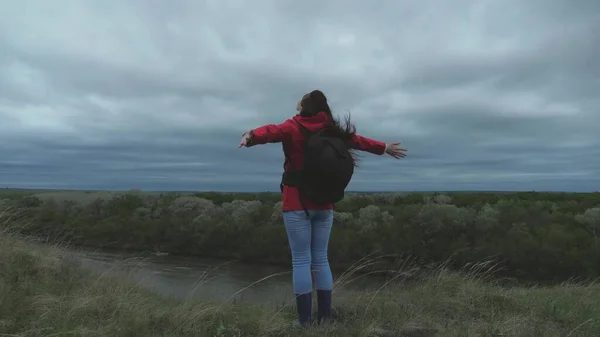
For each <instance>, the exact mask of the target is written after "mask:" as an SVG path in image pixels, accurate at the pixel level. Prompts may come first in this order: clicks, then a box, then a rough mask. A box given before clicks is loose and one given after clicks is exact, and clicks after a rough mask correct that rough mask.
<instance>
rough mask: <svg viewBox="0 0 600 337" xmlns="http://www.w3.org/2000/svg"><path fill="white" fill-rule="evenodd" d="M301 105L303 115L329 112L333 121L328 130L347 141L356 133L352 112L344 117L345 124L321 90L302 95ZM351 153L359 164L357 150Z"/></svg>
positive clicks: (355, 163)
mask: <svg viewBox="0 0 600 337" xmlns="http://www.w3.org/2000/svg"><path fill="white" fill-rule="evenodd" d="M300 105H301V110H300V115H301V116H306V117H308V116H314V115H316V114H318V113H319V112H325V114H327V118H328V119H329V121H330V123H331V124H330V126H329V128H328V130H327V131H328V132H329V133H330V134H331V135H333V136H335V137H339V138H341V139H343V140H344V141H346V142H349V141H350V140H351V139H352V138H353V137H354V135H355V134H356V127H355V126H354V124H352V122H351V120H350V114H349V113H348V115H346V116H345V117H344V123H343V124H342V123H340V120H339V119H338V118H336V117H334V116H333V114H332V113H331V108H330V107H329V104H328V103H327V97H325V94H324V93H323V92H322V91H321V90H313V91H311V92H309V93H308V94H306V95H304V97H302V100H301V101H300ZM350 153H351V154H352V160H353V162H354V165H355V166H357V163H358V156H357V154H356V152H354V151H350Z"/></svg>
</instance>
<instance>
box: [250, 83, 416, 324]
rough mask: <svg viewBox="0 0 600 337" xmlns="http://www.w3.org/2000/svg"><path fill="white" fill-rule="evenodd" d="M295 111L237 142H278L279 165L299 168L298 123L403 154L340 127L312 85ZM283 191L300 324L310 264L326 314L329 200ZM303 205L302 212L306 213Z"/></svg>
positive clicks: (306, 318)
mask: <svg viewBox="0 0 600 337" xmlns="http://www.w3.org/2000/svg"><path fill="white" fill-rule="evenodd" d="M296 110H297V111H298V114H297V115H296V116H294V117H293V118H290V119H288V120H286V121H285V122H283V123H282V124H279V125H273V124H270V125H265V126H261V127H259V128H257V129H254V130H250V131H248V132H246V133H245V134H244V135H243V136H242V140H241V141H240V145H239V147H242V146H245V147H250V146H254V145H259V144H266V143H279V142H281V143H283V151H284V153H285V154H286V158H285V163H284V170H289V169H290V168H291V167H294V168H301V166H302V162H303V140H304V136H303V133H302V130H300V127H299V126H298V123H299V124H301V125H302V126H304V127H305V128H306V129H308V130H309V131H311V132H315V131H318V130H321V129H323V128H330V130H331V131H332V132H333V133H334V134H335V135H336V136H339V137H341V138H342V139H344V140H346V141H347V143H348V145H349V147H350V148H352V149H356V150H361V151H366V152H370V153H373V154H378V155H383V154H384V153H387V154H389V155H390V156H392V157H394V158H396V159H399V158H404V157H405V156H406V149H402V148H400V147H399V145H400V143H389V144H386V143H383V142H379V141H376V140H373V139H369V138H367V137H363V136H359V135H357V134H356V128H355V127H354V126H353V125H352V124H351V123H350V119H349V118H347V119H346V123H345V125H344V126H342V125H341V124H340V122H339V121H338V120H337V119H335V118H334V117H333V115H332V114H331V109H330V108H329V105H328V104H327V98H326V97H325V95H324V94H323V93H322V92H321V91H319V90H314V91H312V92H310V93H309V94H306V95H304V97H303V98H302V100H300V101H299V102H298V104H297V106H296ZM281 189H282V193H283V206H282V211H283V221H284V224H285V228H286V232H287V236H288V240H289V245H290V250H291V254H292V266H293V288H294V293H295V294H296V307H297V312H298V322H299V323H300V325H302V326H305V325H307V324H309V323H310V321H311V317H310V316H311V309H312V290H313V284H312V277H311V269H310V268H311V265H312V266H313V268H314V276H315V283H316V290H317V303H318V304H317V308H318V309H317V317H318V321H319V322H324V321H329V320H330V319H331V292H332V289H333V277H332V274H331V269H330V267H329V261H328V258H327V246H328V244H329V236H330V233H331V227H332V225H333V214H334V213H333V204H326V205H316V204H312V203H310V202H309V201H305V202H304V203H302V202H301V201H300V196H299V193H298V189H297V188H296V187H293V186H286V185H283V184H282V186H281ZM305 210H306V212H305Z"/></svg>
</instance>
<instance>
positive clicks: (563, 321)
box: [0, 231, 600, 337]
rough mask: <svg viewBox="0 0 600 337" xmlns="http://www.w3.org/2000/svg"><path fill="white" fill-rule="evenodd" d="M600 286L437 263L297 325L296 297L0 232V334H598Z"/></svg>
mask: <svg viewBox="0 0 600 337" xmlns="http://www.w3.org/2000/svg"><path fill="white" fill-rule="evenodd" d="M599 303H600V286H597V285H590V286H575V285H564V286H560V287H553V288H539V289H524V288H516V289H503V288H500V287H496V286H493V285H491V284H488V283H485V282H482V281H480V280H478V279H476V278H474V277H465V276H459V275H457V274H454V273H450V272H446V271H443V270H440V271H438V272H436V273H435V274H433V275H430V277H429V278H427V279H426V280H425V281H423V282H420V283H419V284H417V285H414V286H410V287H401V286H390V287H389V288H387V289H384V290H382V291H380V292H379V293H378V294H376V295H375V294H372V293H370V294H369V293H362V294H356V296H355V297H346V298H336V312H337V315H338V316H339V320H340V321H339V323H338V324H336V325H334V326H333V327H330V328H312V329H308V330H306V331H304V332H303V333H300V332H299V331H298V330H297V329H295V328H293V327H292V325H291V321H292V320H293V318H294V312H293V309H294V308H293V305H288V306H280V307H252V306H247V305H236V304H218V303H210V302H201V301H195V300H194V301H175V300H170V299H165V298H162V297H160V296H158V295H155V294H153V293H151V292H149V291H145V290H144V289H140V288H139V287H136V286H135V285H133V284H130V283H128V282H127V281H126V280H124V279H122V278H120V276H116V275H97V274H93V273H90V272H87V271H84V270H82V269H80V268H79V267H78V266H77V264H76V263H74V261H72V260H70V258H69V257H68V256H66V255H65V254H64V253H62V252H61V250H60V248H49V247H42V246H37V245H34V244H31V243H27V242H25V241H22V240H19V239H16V238H14V237H12V236H10V235H7V234H6V233H4V234H3V233H2V232H1V231H0V336H115V337H117V336H301V335H306V336H324V335H327V336H444V337H452V336H461V337H464V336H523V337H525V336H526V337H534V336H573V337H574V336H598V331H600V304H599Z"/></svg>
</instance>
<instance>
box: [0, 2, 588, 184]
mask: <svg viewBox="0 0 600 337" xmlns="http://www.w3.org/2000/svg"><path fill="white" fill-rule="evenodd" d="M28 3H29V6H27V8H28V9H27V10H20V9H19V8H18V6H16V5H14V4H10V3H8V2H7V3H3V4H1V5H0V49H1V50H2V53H1V54H0V73H1V74H2V76H0V118H1V122H0V185H6V186H22V187H28V186H31V187H56V188H99V189H128V188H142V189H158V190H173V189H176V190H196V189H202V190H229V191H234V190H240V191H250V190H274V191H276V190H277V189H278V186H279V185H278V184H279V180H280V174H281V171H282V164H283V155H282V153H281V145H278V144H276V145H266V146H262V147H255V148H251V149H237V142H238V140H239V137H240V136H241V133H242V132H244V131H245V130H247V129H249V128H253V127H256V126H259V125H262V124H266V123H281V122H283V121H284V120H285V119H286V118H289V117H291V116H292V115H293V114H294V108H295V104H296V101H297V100H298V99H299V98H300V97H301V95H302V94H303V93H305V92H307V91H309V90H311V89H313V88H320V89H323V90H324V91H325V92H326V93H327V94H328V96H329V99H330V101H331V104H332V108H333V109H334V110H335V111H336V112H337V113H338V114H343V113H345V112H346V111H348V110H349V111H350V112H351V113H352V117H353V120H354V121H355V122H356V123H357V127H358V130H359V133H361V134H363V135H366V136H369V137H372V138H376V139H380V140H383V141H401V142H402V144H403V145H404V146H406V147H407V148H408V149H409V156H408V157H407V158H406V159H405V160H403V161H394V160H392V159H390V158H389V157H385V156H384V157H379V156H373V155H370V154H362V156H361V162H360V168H359V169H358V170H357V173H356V176H355V179H354V181H353V183H352V184H351V188H352V189H360V190H455V189H467V190H469V189H478V190H479V189H488V190H511V189H519V190H522V189H525V190H529V189H536V190H569V191H571V190H581V191H584V190H585V191H587V190H598V189H600V155H599V152H600V151H599V150H597V149H598V148H599V147H598V146H599V145H600V136H598V132H597V130H596V129H597V128H598V125H600V112H599V111H597V110H598V106H599V103H600V99H599V98H598V96H597V93H598V92H600V82H599V81H598V78H599V77H600V61H598V58H597V55H598V54H600V49H599V48H600V47H599V46H600V40H599V35H598V34H597V33H596V32H598V31H600V24H599V23H600V17H599V14H600V5H599V4H598V2H597V1H577V2H566V1H559V0H553V1H543V2H542V1H541V0H533V1H529V2H527V3H522V2H515V1H508V2H497V3H479V2H476V1H467V0H461V1H456V2H452V3H450V2H449V3H447V4H442V3H439V2H434V1H424V2H420V3H415V2H403V1H391V0H390V1H387V0H386V1H381V2H378V5H377V6H372V5H371V4H367V3H365V2H358V1H357V2H353V1H350V2H349V1H343V2H342V1H338V0H335V1H330V2H326V3H323V2H316V1H312V0H311V1H303V2H298V3H292V2H276V3H273V2H271V1H256V2H253V5H252V6H248V7H244V6H243V3H242V2H235V1H232V2H222V3H218V2H215V3H198V2H187V3H183V2H182V3H178V4H171V3H168V4H167V3H164V2H159V1H150V2H145V1H132V2H127V3H125V2H124V3H120V4H118V5H117V4H111V5H109V4H108V3H99V2H91V1H88V2H86V1H71V2H69V1H65V2H64V3H62V5H58V4H56V3H53V5H52V6H50V7H47V6H49V5H47V4H44V3H43V2H41V1H29V2H28ZM45 7H47V8H45ZM22 8H26V7H21V9H22ZM58 8H60V10H59V9H58ZM47 10H52V13H53V15H55V17H54V18H51V17H49V16H48V15H44V13H45V11H47ZM73 13H80V14H78V15H74V14H73ZM234 22H235V23H236V24H232V23H234ZM110 27H113V28H110Z"/></svg>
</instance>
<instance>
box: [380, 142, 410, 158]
mask: <svg viewBox="0 0 600 337" xmlns="http://www.w3.org/2000/svg"><path fill="white" fill-rule="evenodd" d="M406 151H408V150H406V149H403V148H401V147H400V143H388V144H387V145H386V146H385V153H387V154H389V155H390V156H392V157H394V158H396V159H400V158H404V157H406Z"/></svg>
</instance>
